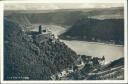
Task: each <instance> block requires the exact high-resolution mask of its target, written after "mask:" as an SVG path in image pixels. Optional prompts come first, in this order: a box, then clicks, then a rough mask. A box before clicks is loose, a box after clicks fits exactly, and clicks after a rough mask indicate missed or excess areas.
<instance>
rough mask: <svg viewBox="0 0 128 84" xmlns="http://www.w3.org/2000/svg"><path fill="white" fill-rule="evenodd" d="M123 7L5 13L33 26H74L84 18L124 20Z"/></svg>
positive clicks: (11, 17)
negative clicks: (25, 19) (25, 20)
mask: <svg viewBox="0 0 128 84" xmlns="http://www.w3.org/2000/svg"><path fill="white" fill-rule="evenodd" d="M123 11H124V9H123V7H116V8H114V7H113V8H99V9H98V8H97V9H96V8H90V9H60V10H52V11H49V10H26V11H25V10H20V11H5V16H7V17H8V18H10V19H12V20H15V21H18V22H19V21H20V18H22V17H23V18H24V17H26V18H27V19H28V20H29V21H30V22H31V23H32V24H47V25H49V24H50V25H61V26H72V25H73V24H74V23H76V22H77V21H79V20H80V19H82V18H86V17H89V18H95V19H122V18H123V16H124V15H123Z"/></svg>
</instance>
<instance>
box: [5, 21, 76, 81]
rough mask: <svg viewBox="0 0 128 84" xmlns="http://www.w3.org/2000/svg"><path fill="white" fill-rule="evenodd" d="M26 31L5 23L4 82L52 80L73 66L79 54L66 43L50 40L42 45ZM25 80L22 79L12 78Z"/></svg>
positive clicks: (7, 22)
mask: <svg viewBox="0 0 128 84" xmlns="http://www.w3.org/2000/svg"><path fill="white" fill-rule="evenodd" d="M21 29H22V28H21V27H20V26H19V25H18V24H16V23H14V22H11V21H8V20H6V19H5V20H4V66H5V67H4V79H5V80H23V79H24V78H22V77H29V80H36V79H38V80H50V79H51V78H50V76H51V75H53V74H55V73H58V72H61V71H62V70H63V69H65V68H67V67H70V66H72V64H73V62H74V60H76V59H77V55H76V53H75V52H74V51H73V50H71V49H70V48H68V46H66V45H65V44H64V43H63V42H60V41H56V42H55V43H53V42H51V41H47V42H44V43H42V44H41V45H40V46H39V45H37V44H36V43H34V41H33V39H30V37H29V36H28V35H27V34H25V33H24V32H23V31H22V30H21ZM11 77H21V78H11Z"/></svg>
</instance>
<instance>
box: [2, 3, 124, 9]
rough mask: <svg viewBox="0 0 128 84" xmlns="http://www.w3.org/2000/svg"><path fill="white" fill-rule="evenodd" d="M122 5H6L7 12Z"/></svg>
mask: <svg viewBox="0 0 128 84" xmlns="http://www.w3.org/2000/svg"><path fill="white" fill-rule="evenodd" d="M121 6H123V4H120V3H89V4H87V3H70V4H69V3H65V4H64V3H59V4H57V3H43V4H40V3H38V4H34V3H31V4H23V3H22V4H6V5H5V6H4V8H5V10H54V9H79V8H109V7H121Z"/></svg>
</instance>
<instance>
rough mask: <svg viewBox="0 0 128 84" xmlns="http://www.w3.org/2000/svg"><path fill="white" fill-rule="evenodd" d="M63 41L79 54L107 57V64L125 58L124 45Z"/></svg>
mask: <svg viewBox="0 0 128 84" xmlns="http://www.w3.org/2000/svg"><path fill="white" fill-rule="evenodd" d="M61 41H62V42H64V43H65V44H66V45H68V46H69V47H70V48H71V49H73V50H74V51H75V52H76V53H77V54H81V55H88V56H92V57H102V56H105V59H106V63H108V62H110V61H113V60H116V59H119V58H121V57H123V56H124V47H123V46H122V45H114V44H105V43H98V42H87V41H77V40H72V41H68V40H61Z"/></svg>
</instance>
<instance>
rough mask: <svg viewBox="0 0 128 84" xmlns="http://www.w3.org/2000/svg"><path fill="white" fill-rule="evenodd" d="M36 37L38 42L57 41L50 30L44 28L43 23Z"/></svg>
mask: <svg viewBox="0 0 128 84" xmlns="http://www.w3.org/2000/svg"><path fill="white" fill-rule="evenodd" d="M34 39H35V41H36V42H37V43H42V42H44V41H48V40H49V41H52V42H54V41H55V36H54V34H52V32H51V31H50V30H48V29H47V28H44V27H43V26H42V25H39V28H38V32H37V34H36V35H35V36H34Z"/></svg>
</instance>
